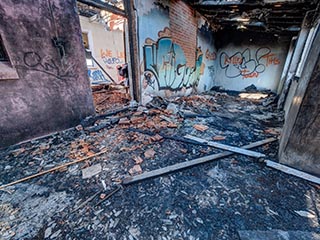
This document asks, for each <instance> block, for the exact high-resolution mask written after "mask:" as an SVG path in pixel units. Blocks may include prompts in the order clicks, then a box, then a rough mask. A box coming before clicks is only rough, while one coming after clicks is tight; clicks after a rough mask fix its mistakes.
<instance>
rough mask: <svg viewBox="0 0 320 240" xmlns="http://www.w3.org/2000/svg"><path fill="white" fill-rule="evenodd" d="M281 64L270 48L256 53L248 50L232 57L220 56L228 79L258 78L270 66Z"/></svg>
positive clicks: (259, 49)
mask: <svg viewBox="0 0 320 240" xmlns="http://www.w3.org/2000/svg"><path fill="white" fill-rule="evenodd" d="M279 64H280V60H279V58H278V57H277V56H276V54H275V53H272V51H271V49H270V48H268V47H261V48H258V49H257V50H256V51H252V50H250V49H249V48H247V49H245V50H244V51H243V52H240V51H238V52H235V53H234V54H232V55H230V56H229V55H228V54H227V53H226V52H222V53H221V54H220V67H221V68H222V69H225V76H226V77H228V78H236V77H239V76H241V77H242V78H243V79H245V78H257V77H258V76H259V74H261V73H263V72H264V71H265V70H266V69H267V68H268V67H269V66H271V65H279Z"/></svg>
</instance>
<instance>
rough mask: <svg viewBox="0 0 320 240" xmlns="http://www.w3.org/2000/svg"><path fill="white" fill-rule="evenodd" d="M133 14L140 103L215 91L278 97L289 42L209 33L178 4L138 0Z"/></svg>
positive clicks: (199, 18)
mask: <svg viewBox="0 0 320 240" xmlns="http://www.w3.org/2000/svg"><path fill="white" fill-rule="evenodd" d="M137 9H138V24H139V25H138V36H139V49H140V61H141V69H140V73H141V86H142V103H146V102H148V101H150V100H151V99H152V97H153V96H155V95H159V96H164V97H171V96H181V95H188V94H191V93H197V92H203V91H206V90H210V89H211V88H212V87H214V86H220V87H222V88H224V89H227V90H237V91H242V90H244V89H245V88H246V87H248V86H250V85H252V84H254V85H255V86H256V87H257V88H258V89H261V90H262V89H270V90H272V91H275V92H276V91H277V88H278V85H279V81H280V76H281V73H282V69H283V66H284V63H285V60H286V55H287V51H288V45H289V42H286V41H282V42H278V40H277V39H276V38H275V37H274V36H273V35H270V34H258V35H257V34H252V35H250V34H246V33H244V32H239V31H238V32H232V33H230V32H223V31H221V33H213V32H212V31H211V30H210V29H209V27H208V24H207V23H206V21H205V19H204V18H203V17H202V16H201V15H199V14H198V13H196V12H194V10H193V9H191V8H190V7H188V5H186V4H185V3H184V2H183V1H179V0H175V1H166V0H158V1H145V0H138V1H137ZM270 43H272V44H270Z"/></svg>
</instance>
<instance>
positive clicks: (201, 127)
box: [193, 124, 209, 132]
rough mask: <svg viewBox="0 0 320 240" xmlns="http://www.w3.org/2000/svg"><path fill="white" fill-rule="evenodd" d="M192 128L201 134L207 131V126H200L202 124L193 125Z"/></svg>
mask: <svg viewBox="0 0 320 240" xmlns="http://www.w3.org/2000/svg"><path fill="white" fill-rule="evenodd" d="M193 127H194V129H196V130H198V131H201V132H204V131H206V130H208V129H209V127H208V126H206V125H202V124H195V125H193Z"/></svg>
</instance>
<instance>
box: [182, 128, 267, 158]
mask: <svg viewBox="0 0 320 240" xmlns="http://www.w3.org/2000/svg"><path fill="white" fill-rule="evenodd" d="M184 137H185V138H187V139H190V140H193V141H197V142H200V143H207V144H208V146H211V147H215V148H220V149H223V150H227V151H230V152H235V153H240V154H243V155H246V156H250V157H256V158H261V157H265V156H266V155H265V154H262V153H259V152H254V151H250V150H246V149H242V148H239V147H233V146H229V145H225V144H221V143H217V142H212V141H207V140H205V139H202V138H198V137H195V136H192V135H189V134H188V135H186V136H184Z"/></svg>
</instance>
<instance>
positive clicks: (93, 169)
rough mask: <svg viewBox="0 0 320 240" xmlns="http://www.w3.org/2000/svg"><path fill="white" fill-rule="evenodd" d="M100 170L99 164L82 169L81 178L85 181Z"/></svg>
mask: <svg viewBox="0 0 320 240" xmlns="http://www.w3.org/2000/svg"><path fill="white" fill-rule="evenodd" d="M101 170H102V167H101V164H100V163H98V164H95V165H93V166H91V167H87V168H84V169H82V178H83V179H87V178H91V177H93V176H95V175H97V174H99V173H100V172H101Z"/></svg>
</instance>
